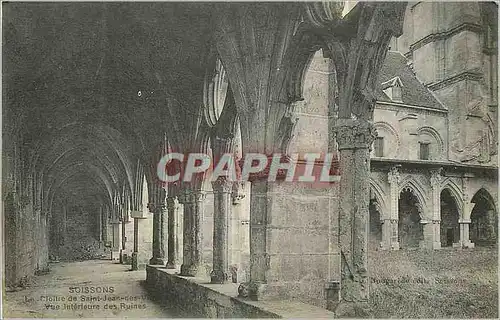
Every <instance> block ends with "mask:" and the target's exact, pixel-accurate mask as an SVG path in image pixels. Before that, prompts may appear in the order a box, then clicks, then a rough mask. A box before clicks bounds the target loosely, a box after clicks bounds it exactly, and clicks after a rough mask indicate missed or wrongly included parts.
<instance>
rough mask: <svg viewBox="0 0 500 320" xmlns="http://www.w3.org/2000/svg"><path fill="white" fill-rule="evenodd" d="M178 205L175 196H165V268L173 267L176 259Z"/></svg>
mask: <svg viewBox="0 0 500 320" xmlns="http://www.w3.org/2000/svg"><path fill="white" fill-rule="evenodd" d="M177 207H178V205H177V204H176V201H175V197H167V212H168V224H167V229H168V245H167V248H168V254H167V256H168V259H167V269H175V268H176V261H177V252H178V240H177V230H176V227H177V214H178V213H177V210H178V208H177Z"/></svg>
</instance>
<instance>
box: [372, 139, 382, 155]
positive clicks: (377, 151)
mask: <svg viewBox="0 0 500 320" xmlns="http://www.w3.org/2000/svg"><path fill="white" fill-rule="evenodd" d="M374 149H375V157H383V156H384V137H377V139H375V144H374Z"/></svg>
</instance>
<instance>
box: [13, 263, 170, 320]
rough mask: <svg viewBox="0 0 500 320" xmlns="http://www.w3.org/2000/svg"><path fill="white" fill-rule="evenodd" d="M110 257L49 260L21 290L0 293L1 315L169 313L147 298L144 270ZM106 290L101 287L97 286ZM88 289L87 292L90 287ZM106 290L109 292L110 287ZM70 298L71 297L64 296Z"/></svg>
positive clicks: (145, 315)
mask: <svg viewBox="0 0 500 320" xmlns="http://www.w3.org/2000/svg"><path fill="white" fill-rule="evenodd" d="M129 268H130V266H125V265H120V264H117V263H113V262H111V261H110V260H93V261H84V262H71V263H65V262H64V263H63V262H61V263H54V264H51V271H50V273H48V274H45V275H41V276H37V277H35V278H34V281H33V283H32V284H31V285H30V286H29V287H27V288H26V289H23V290H19V291H15V292H7V293H6V294H5V296H4V298H5V299H4V301H3V302H4V305H3V316H4V317H5V318H124V317H125V318H172V317H174V316H173V314H174V313H173V312H170V311H168V306H163V307H162V306H160V305H158V304H156V303H155V302H153V301H152V300H150V299H149V298H148V297H147V293H146V290H145V289H144V288H143V286H142V282H143V281H144V279H146V271H145V270H141V271H129V270H128V269H129ZM105 290H106V291H107V292H103V291H105ZM92 291H93V292H92ZM111 291H112V292H111ZM70 300H71V301H70Z"/></svg>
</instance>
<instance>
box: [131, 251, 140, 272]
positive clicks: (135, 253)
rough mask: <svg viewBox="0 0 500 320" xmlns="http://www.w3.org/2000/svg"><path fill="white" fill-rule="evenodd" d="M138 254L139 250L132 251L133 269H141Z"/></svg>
mask: <svg viewBox="0 0 500 320" xmlns="http://www.w3.org/2000/svg"><path fill="white" fill-rule="evenodd" d="M137 256H138V253H137V252H134V253H132V271H135V270H139V266H138V261H137Z"/></svg>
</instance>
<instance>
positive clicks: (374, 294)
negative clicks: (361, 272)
mask: <svg viewBox="0 0 500 320" xmlns="http://www.w3.org/2000/svg"><path fill="white" fill-rule="evenodd" d="M369 264H370V266H369V270H370V272H371V275H370V277H371V287H370V310H369V312H370V314H371V316H372V317H374V318H498V251H497V249H496V248H474V249H463V250H462V249H442V250H435V251H419V250H414V251H404V250H400V251H392V252H391V251H372V252H370V256H369Z"/></svg>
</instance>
